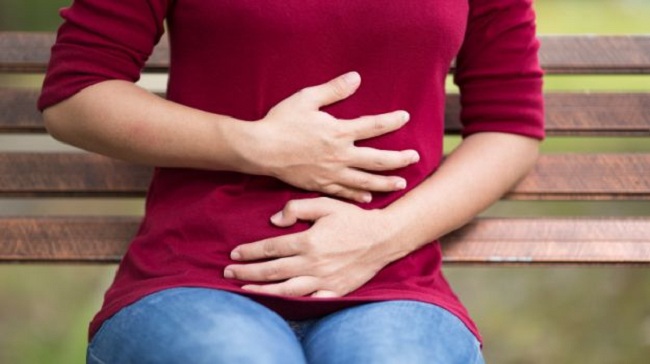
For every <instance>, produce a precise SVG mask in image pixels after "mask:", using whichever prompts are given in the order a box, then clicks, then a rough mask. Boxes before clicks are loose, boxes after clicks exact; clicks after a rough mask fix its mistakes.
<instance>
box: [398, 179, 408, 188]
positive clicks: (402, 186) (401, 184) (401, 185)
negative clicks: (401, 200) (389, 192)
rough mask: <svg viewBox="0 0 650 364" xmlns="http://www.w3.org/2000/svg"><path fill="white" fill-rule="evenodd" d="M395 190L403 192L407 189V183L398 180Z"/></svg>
mask: <svg viewBox="0 0 650 364" xmlns="http://www.w3.org/2000/svg"><path fill="white" fill-rule="evenodd" d="M395 188H397V189H400V190H403V189H405V188H406V181H405V180H403V179H400V180H397V181H396V182H395Z"/></svg>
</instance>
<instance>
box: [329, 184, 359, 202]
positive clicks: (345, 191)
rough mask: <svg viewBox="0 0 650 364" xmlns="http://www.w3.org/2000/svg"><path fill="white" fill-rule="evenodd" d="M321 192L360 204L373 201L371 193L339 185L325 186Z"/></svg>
mask: <svg viewBox="0 0 650 364" xmlns="http://www.w3.org/2000/svg"><path fill="white" fill-rule="evenodd" d="M321 192H325V193H326V194H328V195H330V196H336V197H339V198H342V199H346V200H351V201H356V202H359V203H368V202H370V201H372V194H371V193H370V192H368V191H362V190H355V189H354V188H350V187H346V186H343V185H340V184H338V183H333V184H329V185H327V186H325V187H324V188H323V190H322V191H321Z"/></svg>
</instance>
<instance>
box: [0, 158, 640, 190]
mask: <svg viewBox="0 0 650 364" xmlns="http://www.w3.org/2000/svg"><path fill="white" fill-rule="evenodd" d="M151 173H152V169H151V168H149V167H143V166H137V165H132V164H129V163H125V162H121V161H117V160H113V159H109V158H106V157H102V156H99V155H95V154H90V153H0V196H4V197H15V196H30V197H37V196H41V197H44V196H122V197H127V196H143V195H144V194H145V191H146V189H147V187H148V185H149V181H150V179H151ZM507 198H509V199H515V200H552V199H558V200H567V199H575V200H610V199H612V200H614V199H617V200H632V199H636V200H650V154H647V153H638V154H637V153H625V154H622V153H621V154H552V155H543V156H542V157H541V158H540V159H539V161H538V163H537V165H536V166H535V168H534V170H533V171H532V172H531V173H530V174H529V175H528V176H527V177H526V178H525V179H524V180H523V181H522V182H521V183H519V184H518V185H517V186H516V187H515V188H514V190H513V191H512V192H511V193H510V194H509V195H508V196H507Z"/></svg>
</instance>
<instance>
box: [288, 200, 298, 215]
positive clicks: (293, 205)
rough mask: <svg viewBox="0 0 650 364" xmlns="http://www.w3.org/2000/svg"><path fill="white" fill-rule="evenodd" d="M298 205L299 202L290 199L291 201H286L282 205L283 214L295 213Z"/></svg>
mask: <svg viewBox="0 0 650 364" xmlns="http://www.w3.org/2000/svg"><path fill="white" fill-rule="evenodd" d="M299 206H300V204H299V202H298V201H296V200H291V201H289V202H287V204H286V205H284V213H285V214H295V213H296V212H298V209H299Z"/></svg>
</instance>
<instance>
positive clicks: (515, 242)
mask: <svg viewBox="0 0 650 364" xmlns="http://www.w3.org/2000/svg"><path fill="white" fill-rule="evenodd" d="M541 38H542V50H541V60H542V66H543V68H544V70H545V72H546V74H547V75H554V74H557V75H565V74H581V75H583V74H597V75H602V74H628V75H641V74H650V36H543V37H541ZM53 42H54V35H53V34H51V33H19V32H4V33H2V32H0V72H1V73H13V74H33V73H39V74H42V73H43V72H44V70H45V67H46V65H47V61H48V58H49V50H50V47H51V45H52V44H53ZM168 53H169V52H168V47H167V46H166V45H165V44H161V45H159V46H158V47H157V48H156V52H155V54H154V55H153V56H152V58H151V59H150V61H149V62H148V64H147V66H146V68H145V70H144V72H149V73H164V72H166V71H167V67H168V61H167V60H168ZM38 93H39V91H38V90H37V89H30V88H7V87H3V86H2V85H0V133H14V134H24V133H45V129H44V127H43V122H42V119H41V116H40V114H39V113H38V112H37V111H36V109H35V103H36V98H37V96H38ZM545 98H546V105H547V112H546V123H547V134H548V135H549V136H550V137H554V136H571V137H583V136H598V137H601V136H603V137H610V136H616V137H626V138H627V137H634V138H638V137H641V138H643V139H644V140H647V142H648V143H650V138H648V137H650V93H630V92H617V93H584V92H557V93H556V92H553V93H546V95H545ZM458 115H459V106H458V97H457V95H449V96H448V99H447V111H446V132H447V133H448V134H450V135H453V134H458V132H459V129H460V125H459V122H458ZM594 147H595V148H597V147H598V146H597V145H596V146H594ZM150 177H151V168H148V167H142V166H136V165H131V164H128V163H124V162H121V161H116V160H112V159H109V158H106V157H102V156H99V155H95V154H91V153H63V152H61V153H59V152H57V153H49V152H48V153H43V152H1V153H0V199H1V198H24V199H39V198H51V197H70V196H72V197H98V198H109V199H110V198H115V197H133V196H144V194H145V190H146V188H147V186H148V182H149V179H150ZM504 199H506V200H527V201H547V200H562V201H567V200H570V201H590V200H624V201H647V200H650V153H645V152H641V153H615V152H596V153H588V154H587V153H580V154H576V153H556V154H544V155H542V156H541V158H540V159H539V161H538V163H537V165H536V167H535V169H534V170H533V172H532V173H530V174H529V175H528V176H527V177H526V178H525V179H524V180H523V181H521V183H519V184H518V185H517V186H516V187H515V188H514V190H513V191H512V192H511V193H509V194H508V195H507V196H505V197H504ZM128 215H129V214H126V213H125V216H113V215H111V216H99V217H97V216H93V217H89V216H56V217H52V216H33V215H30V216H8V214H7V213H6V212H5V213H3V216H0V261H10V262H16V261H23V262H25V261H34V262H55V261H60V262H65V261H73V262H116V261H118V260H119V259H120V257H121V256H122V254H123V253H124V251H125V249H126V247H127V245H128V243H129V241H130V239H131V237H132V236H133V234H134V233H135V231H136V229H137V227H138V224H139V218H137V217H133V216H128ZM641 215H645V216H636V217H629V216H628V217H620V216H601V217H597V218H594V217H590V216H586V215H583V216H572V217H552V216H551V217H544V216H536V217H530V218H519V217H492V218H477V219H476V220H475V221H473V222H472V223H470V224H469V225H467V226H466V227H464V228H462V229H460V230H458V231H456V232H454V233H452V234H450V235H448V236H446V237H444V239H443V248H444V253H445V260H446V261H447V262H459V263H463V262H464V263H632V264H634V263H636V264H638V263H646V264H650V216H648V215H650V214H641ZM422 219H423V223H426V216H423V217H422Z"/></svg>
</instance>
